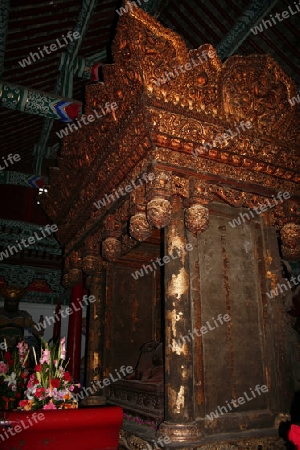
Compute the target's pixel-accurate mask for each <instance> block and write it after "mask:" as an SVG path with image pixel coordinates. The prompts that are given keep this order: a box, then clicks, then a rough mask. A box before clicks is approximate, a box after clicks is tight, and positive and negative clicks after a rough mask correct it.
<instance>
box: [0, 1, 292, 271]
mask: <svg viewBox="0 0 300 450" xmlns="http://www.w3.org/2000/svg"><path fill="white" fill-rule="evenodd" d="M291 3H293V2H289V1H288V0H278V1H275V0H273V1H271V0H270V1H266V0H259V1H258V0H256V1H252V2H250V1H245V0H212V1H210V2H207V1H205V0H148V1H147V2H146V1H143V0H138V1H137V2H136V4H138V5H140V7H141V8H143V9H144V10H146V12H148V13H149V14H151V15H153V16H154V17H155V18H157V19H158V20H159V22H161V23H162V24H163V25H164V26H166V27H168V28H170V29H172V30H173V31H175V32H176V33H177V34H179V35H180V36H181V37H182V38H183V39H184V41H185V43H186V45H187V47H188V48H198V47H199V46H200V45H203V44H206V43H207V44H212V45H213V46H214V47H215V48H216V49H217V52H218V56H219V57H220V59H221V60H222V62H224V61H225V60H226V59H227V58H228V57H229V56H231V55H233V54H237V55H243V56H246V55H250V54H270V55H271V56H272V57H273V58H274V59H275V61H276V62H277V63H278V64H279V65H280V66H281V67H282V68H283V70H284V71H285V72H286V73H287V74H288V75H289V76H290V77H291V78H292V79H294V81H295V82H296V84H297V85H298V86H300V46H299V40H300V39H299V38H300V27H299V24H300V12H299V11H298V9H299V10H300V6H297V5H296V4H291ZM121 6H122V2H121V1H119V0H118V1H116V0H103V1H101V2H99V1H96V0H72V1H67V0H53V1H49V2H47V3H45V2H41V1H40V0H35V1H31V2H20V1H19V0H0V20H1V22H0V76H1V81H0V83H1V90H0V92H1V93H0V105H1V106H0V127H1V144H0V161H1V162H2V163H3V162H5V163H6V167H5V170H0V184H1V200H2V208H1V209H2V216H1V217H2V222H1V225H2V233H1V241H0V245H1V246H2V249H3V248H5V247H6V246H7V245H8V243H9V242H10V241H11V235H12V233H15V231H12V230H15V229H16V226H18V227H19V228H18V229H19V230H20V231H19V232H20V233H22V229H27V228H28V227H27V226H26V225H25V223H31V224H35V225H36V226H37V225H39V226H42V225H46V224H47V223H49V219H47V217H46V216H45V214H44V213H43V212H42V210H41V208H40V207H39V205H37V204H36V202H37V199H36V197H37V194H38V189H39V188H40V189H42V188H43V186H44V185H45V184H46V183H47V177H48V168H49V167H53V166H56V165H57V158H58V157H59V150H60V146H61V139H60V138H59V136H58V134H59V132H60V131H61V130H62V129H63V128H65V127H66V125H67V123H68V122H67V121H68V120H70V119H71V118H74V117H75V116H76V115H78V114H80V112H82V111H83V112H84V106H85V105H84V98H85V86H86V85H87V84H91V83H92V84H93V83H99V82H101V81H102V73H101V72H102V71H101V65H102V64H103V65H107V64H112V63H113V62H114V61H113V58H112V53H111V47H112V42H113V39H114V36H115V33H116V26H117V23H118V19H119V16H120V14H118V13H117V10H119V11H120V8H121ZM132 7H133V8H134V6H132ZM285 12H289V14H288V17H287V16H286V19H284V20H279V19H277V18H276V17H282V16H283V13H285ZM276 14H280V16H276ZM285 15H286V14H285ZM272 18H273V19H272ZM263 19H264V20H265V21H266V20H269V22H264V23H262V22H261V21H262V20H263ZM257 25H259V26H260V27H261V31H259V30H258V31H256V34H255V33H254V32H252V31H251V29H253V28H254V27H255V26H257ZM70 32H72V33H78V34H79V35H80V38H78V39H75V38H73V40H71V39H69V38H68V37H67V36H68V33H70ZM78 34H77V36H78ZM57 40H58V41H59V42H60V43H61V45H62V44H65V45H64V46H63V47H62V49H61V47H60V45H58V41H57ZM53 44H57V45H56V49H55V50H53V51H52V50H50V49H49V48H50V46H51V45H53ZM45 45H46V46H47V49H48V51H46V50H44V51H43V50H42V49H44V46H45ZM52 49H54V47H52ZM36 55H37V56H36ZM25 60H27V62H26V61H25ZM20 86H21V87H20ZM36 91H41V92H42V93H40V92H36ZM9 154H13V155H15V154H18V155H20V158H19V161H13V163H11V162H9V161H8V160H7V156H8V155H9ZM78 164H80V161H79V160H78ZM16 222H18V224H17V223H16ZM3 227H4V228H3ZM51 249H52V250H51V251H52V253H51V252H47V251H43V252H42V256H41V255H40V254H39V253H35V252H39V251H41V249H38V248H35V247H32V248H30V249H29V255H28V254H26V252H25V253H24V254H23V253H22V255H20V258H19V259H18V261H13V260H10V259H8V260H7V263H8V264H13V265H16V264H25V265H27V264H28V265H29V266H31V267H33V266H37V267H40V265H41V258H42V260H43V265H45V266H47V265H48V267H50V268H51V270H57V273H58V272H59V271H60V269H61V256H60V255H61V251H60V250H61V249H60V246H59V244H57V248H56V251H57V253H56V254H55V255H53V248H52V247H51ZM44 250H45V249H44ZM51 255H52V256H51ZM1 265H2V266H3V263H0V267H1ZM6 270H7V268H6Z"/></svg>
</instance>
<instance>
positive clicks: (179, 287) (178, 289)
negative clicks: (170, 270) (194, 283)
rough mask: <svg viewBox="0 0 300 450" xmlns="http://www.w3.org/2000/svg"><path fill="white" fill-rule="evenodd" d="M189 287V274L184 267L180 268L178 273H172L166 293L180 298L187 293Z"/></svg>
mask: <svg viewBox="0 0 300 450" xmlns="http://www.w3.org/2000/svg"><path fill="white" fill-rule="evenodd" d="M188 289H189V276H188V273H187V271H186V270H185V268H184V267H182V268H181V269H180V272H179V274H177V275H175V274H172V280H171V282H170V284H169V285H168V289H167V295H168V296H169V297H172V296H174V297H176V298H180V297H182V296H183V295H184V294H187V293H188Z"/></svg>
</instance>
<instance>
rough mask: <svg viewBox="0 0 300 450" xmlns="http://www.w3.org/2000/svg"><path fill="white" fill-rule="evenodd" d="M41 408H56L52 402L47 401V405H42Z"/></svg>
mask: <svg viewBox="0 0 300 450" xmlns="http://www.w3.org/2000/svg"><path fill="white" fill-rule="evenodd" d="M43 409H57V408H56V406H55V405H54V403H52V402H49V403H48V404H47V405H44V406H43Z"/></svg>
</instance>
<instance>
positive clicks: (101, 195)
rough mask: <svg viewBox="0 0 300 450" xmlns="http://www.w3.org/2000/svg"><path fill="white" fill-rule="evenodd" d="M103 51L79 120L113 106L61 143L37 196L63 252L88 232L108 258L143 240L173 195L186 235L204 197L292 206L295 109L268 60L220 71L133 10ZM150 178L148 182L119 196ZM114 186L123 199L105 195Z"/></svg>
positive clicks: (161, 220)
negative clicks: (106, 58) (107, 58)
mask: <svg viewBox="0 0 300 450" xmlns="http://www.w3.org/2000/svg"><path fill="white" fill-rule="evenodd" d="M113 52H114V60H115V64H114V65H111V66H106V67H105V68H104V80H105V82H104V83H98V84H93V85H90V86H87V90H86V111H85V112H86V114H87V115H89V114H93V113H94V111H95V110H99V109H100V108H101V106H102V105H104V104H105V103H106V102H109V103H112V102H116V103H117V105H118V108H117V109H116V110H115V111H112V112H111V113H108V114H106V115H105V116H104V117H102V118H99V119H97V120H95V121H94V122H93V123H89V124H88V125H86V126H85V127H83V128H82V129H81V130H79V131H75V132H73V133H72V134H70V135H69V136H68V137H66V138H65V140H64V144H63V148H62V153H61V158H59V167H58V168H54V169H53V170H52V171H51V174H50V175H51V176H50V187H49V189H48V193H47V194H45V195H44V196H41V197H43V198H42V201H41V203H42V205H43V207H44V209H45V210H46V212H47V214H48V215H49V216H50V217H51V219H52V220H53V221H54V223H56V224H57V225H58V227H59V231H58V233H57V236H58V239H59V241H60V242H61V243H62V244H63V245H64V246H65V248H66V254H68V253H69V252H72V250H80V249H81V248H83V243H84V240H85V239H86V237H87V236H88V235H89V234H93V233H94V232H95V231H96V230H100V232H101V233H102V235H103V237H104V238H106V239H114V240H115V242H114V255H113V256H111V255H110V256H109V257H112V258H114V257H116V253H115V252H116V248H117V247H118V249H117V253H118V254H119V253H120V252H122V251H124V250H125V248H129V247H130V246H131V245H134V244H135V243H137V242H138V241H140V240H144V239H145V238H146V237H147V236H148V235H149V234H150V232H151V226H155V227H158V228H159V227H163V226H165V225H166V224H167V223H168V217H169V215H170V214H169V213H170V208H169V206H170V205H169V199H170V197H171V196H172V195H180V196H181V197H182V198H183V199H184V205H185V206H186V208H189V211H188V212H187V217H186V225H187V226H188V228H189V229H190V230H191V231H192V232H194V233H198V232H201V231H203V229H205V227H206V226H207V224H208V203H209V202H210V201H212V200H217V201H226V202H228V203H230V204H232V205H233V206H248V207H249V205H250V207H251V204H254V203H255V202H256V201H257V202H258V203H263V202H265V200H266V199H267V198H272V195H275V194H276V192H278V191H282V192H283V191H287V192H289V193H290V194H291V201H292V202H294V204H296V205H299V204H300V202H299V198H300V192H299V188H298V183H299V181H300V174H299V161H300V157H299V148H300V137H299V130H300V125H299V123H300V121H299V117H300V108H299V105H295V106H293V107H292V106H291V105H290V103H289V101H288V99H289V98H291V97H293V96H295V95H296V92H297V90H296V86H295V84H294V83H293V81H292V80H291V79H290V78H289V77H288V76H287V75H286V74H285V73H284V72H283V71H282V69H281V68H280V67H279V66H278V64H277V63H276V62H275V61H274V60H273V59H272V58H271V57H270V56H264V55H253V56H249V57H239V56H234V57H231V58H229V59H228V60H227V61H226V62H225V63H224V64H222V62H221V61H220V59H219V58H218V56H217V54H216V52H215V50H214V49H213V47H212V46H210V45H203V46H201V47H199V48H198V49H195V50H190V51H189V50H188V49H187V48H186V46H185V44H184V42H183V40H182V39H181V38H180V37H179V36H178V35H176V34H175V33H173V32H172V31H171V30H168V29H165V28H164V27H162V26H161V25H160V24H159V23H158V22H156V21H155V20H154V19H153V18H151V17H149V16H148V15H147V14H146V13H145V12H144V11H142V10H140V9H138V8H132V9H131V10H130V11H129V12H128V14H125V15H123V16H122V17H121V18H120V21H119V25H118V32H117V35H116V38H115V42H114V48H113ZM188 64H189V65H188ZM180 67H181V68H184V71H183V70H182V69H180ZM171 72H172V74H173V76H172V75H170V74H171ZM164 77H165V82H164V80H163V78H164ZM242 121H243V122H242ZM248 122H249V123H250V122H251V123H250V125H249V123H248ZM241 123H243V125H241ZM245 123H248V125H249V127H245ZM229 130H230V131H231V132H229ZM238 130H239V132H238ZM225 133H226V134H225ZM234 134H235V135H234ZM151 172H154V173H155V179H154V180H152V181H151V182H149V183H147V182H143V185H142V186H141V187H139V188H138V189H136V190H135V189H134V190H133V192H131V193H129V192H128V193H127V191H126V192H125V191H124V189H125V187H126V186H128V185H129V184H130V183H132V180H137V179H138V177H141V176H142V174H144V173H148V174H149V173H151ZM197 183H200V184H201V183H202V187H201V189H200V190H199V186H198V188H197V189H196V188H195V186H197ZM119 189H121V192H125V194H124V195H123V194H122V195H117V190H118V192H120V191H119ZM99 200H102V204H101V206H100V207H99V208H98V207H96V206H95V205H97V202H99ZM190 208H191V209H190ZM298 209H299V207H298ZM162 210H164V213H163V214H162ZM158 211H159V213H158ZM274 211H275V209H274ZM276 211H277V209H276ZM276 211H275V213H274V218H273V219H272V220H273V222H274V224H275V225H276V226H277V227H278V228H280V227H282V226H283V224H284V222H285V223H288V222H289V220H286V218H285V219H283V218H281V216H280V214H281V210H280V208H278V212H279V220H277V219H276V217H277V216H276ZM107 214H109V215H110V216H113V220H114V221H115V223H118V224H119V225H118V226H119V234H118V236H116V235H112V234H111V233H112V231H116V230H110V234H109V235H107V234H106V235H105V232H107V227H106V225H105V224H107V218H106V216H107ZM120 217H121V219H120ZM130 217H131V219H130ZM132 217H134V218H132ZM128 220H130V232H131V236H132V238H134V241H131V242H130V245H129V247H128V242H129V241H128V235H127V232H124V230H125V228H126V223H127V221H128ZM276 220H277V222H276ZM295 221H296V222H297V221H298V215H296V218H294V219H293V220H292V222H295ZM147 222H148V224H149V226H148V225H147ZM126 236H127V237H126ZM124 239H125V240H126V239H127V244H126V245H124ZM116 241H118V242H116ZM109 243H110V242H109ZM109 243H106V246H107V249H108V253H109V254H110V253H111V252H110V250H109V248H110V247H109V246H108V244H109ZM116 246H117V247H116ZM105 248H106V247H105V246H104V252H105ZM102 251H103V247H102Z"/></svg>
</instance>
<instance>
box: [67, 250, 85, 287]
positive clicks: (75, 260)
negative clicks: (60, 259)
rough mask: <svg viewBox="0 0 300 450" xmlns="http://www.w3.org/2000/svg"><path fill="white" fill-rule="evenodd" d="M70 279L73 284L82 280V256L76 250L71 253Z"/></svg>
mask: <svg viewBox="0 0 300 450" xmlns="http://www.w3.org/2000/svg"><path fill="white" fill-rule="evenodd" d="M68 281H69V283H71V286H75V285H76V284H78V283H80V282H81V281H82V256H81V253H80V252H78V251H75V252H73V253H71V255H70V269H69V271H68Z"/></svg>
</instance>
